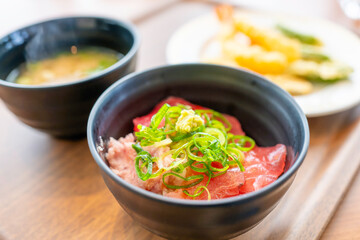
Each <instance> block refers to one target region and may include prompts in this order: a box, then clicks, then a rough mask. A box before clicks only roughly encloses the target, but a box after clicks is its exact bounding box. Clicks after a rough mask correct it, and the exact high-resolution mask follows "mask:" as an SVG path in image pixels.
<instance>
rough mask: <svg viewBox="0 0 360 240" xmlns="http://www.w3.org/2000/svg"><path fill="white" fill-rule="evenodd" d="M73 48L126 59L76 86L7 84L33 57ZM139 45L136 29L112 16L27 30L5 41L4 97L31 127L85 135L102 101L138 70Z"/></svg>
mask: <svg viewBox="0 0 360 240" xmlns="http://www.w3.org/2000/svg"><path fill="white" fill-rule="evenodd" d="M71 46H77V47H78V48H79V49H81V48H82V47H106V48H108V49H111V50H115V51H117V52H119V53H121V54H123V55H125V56H124V57H123V58H121V59H120V60H119V61H118V62H117V63H115V64H114V65H112V66H111V67H109V68H107V69H106V70H104V71H102V72H99V73H98V74H95V75H92V76H90V77H87V78H84V79H82V80H80V81H76V82H69V83H64V84H56V85H47V86H40V85H39V86H30V85H22V84H16V83H14V82H10V81H7V80H6V79H8V75H9V74H10V72H11V71H12V70H13V69H16V68H17V67H18V66H19V65H20V64H22V63H24V62H25V60H26V58H27V57H29V56H30V57H31V59H32V60H36V58H38V59H43V58H46V57H49V56H52V55H53V54H55V53H59V52H62V51H69V50H70V48H71ZM138 47H139V40H138V36H137V33H136V31H135V29H134V27H133V26H131V25H129V24H127V23H124V22H121V21H117V20H112V19H106V18H98V17H70V18H61V19H55V20H50V21H46V22H42V23H38V24H34V25H31V26H28V27H25V28H22V29H20V30H17V31H15V32H12V33H10V34H9V35H7V36H5V37H3V38H1V39H0V97H1V98H2V100H3V101H4V103H5V104H6V106H7V107H8V108H9V109H10V111H12V112H13V113H14V114H15V115H16V116H17V117H18V118H19V119H20V120H21V121H23V122H24V123H26V124H27V125H29V126H31V127H34V128H36V129H39V130H41V131H43V132H46V133H49V134H51V135H54V136H59V137H73V136H77V135H85V133H86V123H87V119H88V116H89V113H90V110H91V108H92V106H93V104H94V103H95V101H96V99H97V98H98V97H99V96H100V94H101V93H102V92H103V91H104V90H105V89H106V88H108V87H109V86H110V85H111V84H112V83H114V82H115V81H116V80H118V79H119V78H120V77H122V76H124V75H126V74H128V73H130V72H133V71H134V70H135V65H136V53H137V50H138Z"/></svg>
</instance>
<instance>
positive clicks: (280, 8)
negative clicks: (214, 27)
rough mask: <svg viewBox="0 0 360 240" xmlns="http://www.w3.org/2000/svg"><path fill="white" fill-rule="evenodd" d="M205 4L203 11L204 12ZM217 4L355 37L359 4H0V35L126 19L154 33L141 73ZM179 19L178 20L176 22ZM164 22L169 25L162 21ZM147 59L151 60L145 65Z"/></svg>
mask: <svg viewBox="0 0 360 240" xmlns="http://www.w3.org/2000/svg"><path fill="white" fill-rule="evenodd" d="M204 3H206V5H207V7H204ZM219 3H229V4H231V5H235V6H238V7H240V8H245V9H257V10H265V11H271V12H279V13H286V14H296V15H302V16H312V17H320V18H325V19H328V20H331V21H333V22H336V23H338V24H340V25H342V26H344V27H346V28H348V29H351V30H352V31H355V32H357V33H359V32H360V23H359V20H358V19H359V18H360V17H359V16H360V10H359V9H360V8H359V1H358V0H316V1H312V0H292V1H288V0H228V1H225V0H224V1H223V0H61V1H60V0H50V1H49V0H12V1H6V0H2V4H1V6H2V7H1V10H2V11H1V14H0V35H1V36H3V35H5V34H7V33H10V32H11V31H13V30H15V29H17V28H19V27H23V26H27V25H30V24H32V23H35V22H39V21H43V20H46V19H50V18H56V17H64V16H72V15H95V16H106V17H111V18H115V19H125V20H128V21H131V22H133V23H135V24H136V25H137V26H138V27H139V30H140V35H146V34H147V33H148V32H149V31H153V33H152V35H154V39H158V41H151V42H150V41H146V40H145V39H142V40H143V41H142V47H141V50H140V56H141V57H140V59H139V64H138V68H139V69H142V68H147V67H152V66H154V65H159V64H164V63H165V62H164V59H165V58H164V55H165V46H166V43H167V40H168V39H169V38H170V36H171V34H172V33H174V32H175V31H176V29H177V28H178V27H180V26H181V25H182V24H183V23H184V22H186V21H189V20H191V19H192V18H194V17H196V16H198V15H201V14H203V13H206V12H208V11H212V9H213V6H214V5H216V4H219ZM344 9H346V10H347V13H348V15H346V14H345V12H344V11H343V10H344ZM179 14H181V15H182V16H181V17H176V16H177V15H179ZM349 16H350V17H349ZM164 18H166V19H169V21H163V19H164ZM151 25H154V26H155V25H156V26H162V27H161V28H157V29H152V28H151V27H149V26H151ZM155 43H156V44H157V45H158V46H162V48H159V49H158V53H159V56H162V57H161V58H160V57H156V56H153V55H151V56H148V55H147V54H146V53H144V51H145V52H146V51H147V49H149V48H150V49H151V48H152V47H153V44H155ZM148 57H151V59H152V60H151V61H149V60H148ZM160 59H161V60H160Z"/></svg>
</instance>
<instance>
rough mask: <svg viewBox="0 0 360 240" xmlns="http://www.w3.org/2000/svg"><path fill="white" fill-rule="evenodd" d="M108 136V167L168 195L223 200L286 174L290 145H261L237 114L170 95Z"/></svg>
mask: <svg viewBox="0 0 360 240" xmlns="http://www.w3.org/2000/svg"><path fill="white" fill-rule="evenodd" d="M133 124H134V132H133V133H129V134H127V135H126V136H124V137H120V138H119V139H114V138H110V139H108V143H107V145H108V146H107V147H108V151H107V153H106V159H107V161H108V163H109V166H110V169H111V170H112V171H113V172H114V173H115V174H116V175H118V176H119V177H121V178H122V179H123V180H125V181H127V182H128V183H130V184H132V185H135V186H137V187H140V188H142V189H145V190H148V191H151V192H153V193H156V194H160V195H163V196H165V197H171V198H179V199H188V200H212V199H223V198H229V197H233V196H238V195H241V194H246V193H250V192H253V191H256V190H259V189H261V188H263V187H265V186H267V185H269V184H271V183H272V182H274V181H276V179H277V178H278V177H279V176H280V175H281V174H282V173H283V172H284V167H285V160H286V154H287V153H286V146H285V145H283V144H276V145H275V146H270V147H260V146H257V144H256V143H255V141H254V139H252V138H251V137H249V136H246V135H245V133H244V131H243V130H242V127H241V124H240V122H239V121H238V120H237V119H236V118H235V117H233V116H230V115H227V114H222V113H219V112H217V111H214V110H212V109H209V108H207V107H203V106H199V105H195V104H192V103H190V102H188V101H186V100H184V99H182V98H177V97H168V98H166V99H164V100H163V101H161V102H160V103H158V104H157V105H156V106H155V107H154V109H153V110H152V111H151V112H150V113H149V114H147V115H145V116H140V117H137V118H135V119H133Z"/></svg>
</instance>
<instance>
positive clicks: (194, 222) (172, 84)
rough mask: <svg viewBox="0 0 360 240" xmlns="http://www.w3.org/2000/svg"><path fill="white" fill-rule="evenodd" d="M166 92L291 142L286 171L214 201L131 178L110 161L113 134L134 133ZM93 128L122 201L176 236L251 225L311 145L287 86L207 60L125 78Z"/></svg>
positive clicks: (263, 138)
mask: <svg viewBox="0 0 360 240" xmlns="http://www.w3.org/2000/svg"><path fill="white" fill-rule="evenodd" d="M168 96H178V97H182V98H184V99H186V100H188V101H191V102H193V103H195V104H199V105H203V106H206V107H209V108H212V109H214V110H216V111H219V112H223V113H227V114H231V115H233V116H235V117H237V118H238V119H239V120H240V122H241V124H242V126H243V129H244V131H245V132H246V133H247V135H249V136H251V137H252V138H254V139H255V140H256V142H257V144H258V145H260V146H272V145H275V144H277V143H283V144H285V145H286V146H287V150H288V154H287V158H286V165H285V171H284V173H283V174H282V175H281V176H280V177H279V179H278V180H276V181H275V182H274V183H272V184H270V185H268V186H266V187H264V188H263V189H261V190H258V191H255V192H252V193H248V194H245V195H240V196H237V197H231V198H227V199H221V200H210V201H200V200H197V201H191V200H181V199H172V198H167V197H163V196H161V195H157V194H154V193H152V192H148V191H146V190H143V189H140V188H138V187H135V186H133V185H131V184H129V183H127V182H125V181H124V180H122V179H121V178H120V177H118V176H117V175H116V174H115V173H113V172H112V171H111V170H110V168H109V166H108V163H107V161H106V159H105V153H106V151H107V146H106V143H107V140H108V139H109V138H110V137H115V138H119V137H122V136H125V135H126V134H127V133H130V132H132V129H133V125H132V119H133V118H135V117H137V116H141V115H145V114H147V113H148V112H150V110H151V109H152V108H153V107H154V106H155V105H156V104H157V103H158V102H159V101H160V100H162V99H164V98H166V97H168ZM87 134H88V143H89V147H90V150H91V153H92V155H93V157H94V159H95V161H96V163H97V164H98V165H99V168H100V171H101V174H102V176H103V178H104V181H105V183H106V185H107V186H108V188H109V189H110V191H111V192H112V193H113V195H114V197H115V198H116V200H117V201H118V202H119V204H120V205H121V206H122V207H123V208H124V209H125V211H126V212H127V213H128V214H129V215H130V216H131V217H132V218H133V219H135V220H136V221H137V222H139V223H140V224H141V225H142V226H144V227H145V228H146V229H148V230H150V231H152V232H154V233H156V234H158V235H161V236H163V237H167V238H172V239H228V238H232V237H235V236H237V235H239V234H242V233H244V232H246V231H248V230H249V229H251V228H253V227H254V226H255V225H257V224H258V223H259V222H260V221H261V220H262V219H263V218H264V217H265V216H266V215H268V214H269V213H270V212H271V211H272V210H273V209H274V208H275V206H276V205H277V204H278V202H279V200H280V199H281V198H282V197H283V196H284V194H285V192H286V191H287V190H288V188H289V187H290V185H291V184H292V182H293V180H294V178H295V175H296V172H297V170H298V169H299V167H300V165H301V163H302V162H303V160H304V158H305V155H306V153H307V149H308V145H309V129H308V124H307V120H306V117H305V115H304V114H303V112H302V111H301V109H300V108H299V106H298V105H297V104H296V102H295V101H294V99H293V98H292V97H291V96H290V95H289V94H288V93H286V92H285V91H283V90H282V89H280V88H279V87H277V86H275V85H274V84H272V83H271V82H269V81H267V80H264V79H263V78H262V77H261V76H259V75H256V74H253V73H250V72H247V71H244V70H239V69H234V68H229V67H223V66H217V65H207V64H184V65H172V66H165V67H159V68H155V69H151V70H148V71H144V72H140V73H135V74H130V75H128V76H126V77H124V78H122V79H121V80H119V81H118V82H116V83H115V84H114V85H112V86H111V87H110V88H109V89H107V90H106V91H105V92H104V93H103V94H102V95H101V97H100V98H99V99H98V101H97V102H96V104H95V105H94V107H93V109H92V111H91V114H90V117H89V122H88V130H87Z"/></svg>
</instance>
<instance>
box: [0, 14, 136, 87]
mask: <svg viewBox="0 0 360 240" xmlns="http://www.w3.org/2000/svg"><path fill="white" fill-rule="evenodd" d="M71 19H74V20H77V19H94V20H101V21H109V22H112V23H115V24H116V25H117V26H118V27H121V28H123V29H126V30H127V31H128V32H129V33H130V34H131V35H132V37H133V39H134V42H133V44H132V45H131V47H130V49H129V51H128V52H127V53H126V54H125V55H124V56H123V57H122V58H121V59H119V60H118V61H117V62H116V63H114V64H113V65H111V66H110V67H108V68H106V69H104V70H102V71H100V72H98V73H95V74H91V75H90V76H88V77H85V78H81V79H80V80H76V81H70V82H65V83H54V84H48V85H46V84H45V85H26V84H19V83H14V82H9V81H6V80H5V79H2V78H0V85H3V86H6V87H11V88H17V89H28V90H47V89H52V88H59V87H67V86H74V85H78V84H82V83H85V82H88V81H92V80H94V79H96V78H99V77H101V76H102V75H106V74H109V73H111V72H112V71H114V70H115V69H117V68H118V67H120V66H123V65H126V64H127V63H129V62H130V61H131V60H132V59H133V58H134V56H135V55H136V53H137V51H138V49H139V47H140V37H139V33H138V30H137V29H136V27H135V25H134V24H132V23H131V22H129V21H125V20H118V19H114V18H109V17H100V16H87V15H84V16H68V17H59V18H53V19H49V20H45V21H41V22H37V23H33V24H30V25H27V26H25V27H22V28H19V29H16V30H14V31H12V32H10V33H8V34H6V35H5V36H3V37H1V38H0V42H1V41H2V40H3V39H5V38H7V37H9V36H10V35H12V34H14V33H16V32H19V31H23V30H25V29H28V28H31V27H36V26H39V25H42V24H47V23H52V22H58V21H66V20H71Z"/></svg>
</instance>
